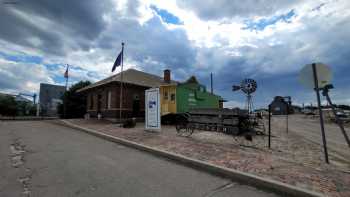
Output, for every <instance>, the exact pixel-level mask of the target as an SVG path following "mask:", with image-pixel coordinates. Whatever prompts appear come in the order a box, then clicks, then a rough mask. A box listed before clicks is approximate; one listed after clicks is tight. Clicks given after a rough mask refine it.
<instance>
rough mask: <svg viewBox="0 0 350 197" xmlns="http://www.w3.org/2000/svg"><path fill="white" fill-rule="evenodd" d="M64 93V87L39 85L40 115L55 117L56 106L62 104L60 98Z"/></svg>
mask: <svg viewBox="0 0 350 197" xmlns="http://www.w3.org/2000/svg"><path fill="white" fill-rule="evenodd" d="M64 92H65V87H64V86H59V85H52V84H45V83H41V84H40V94H39V100H40V115H42V116H57V115H58V114H57V106H58V104H60V103H62V99H61V98H62V96H63V94H64Z"/></svg>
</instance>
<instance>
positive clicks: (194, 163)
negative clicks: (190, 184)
mask: <svg viewBox="0 0 350 197" xmlns="http://www.w3.org/2000/svg"><path fill="white" fill-rule="evenodd" d="M52 123H54V124H59V125H61V126H67V127H70V128H73V129H78V130H80V131H83V132H85V133H88V134H91V135H94V136H96V137H99V138H103V139H106V140H108V141H111V142H116V143H119V144H122V145H125V146H128V147H132V148H135V149H138V150H142V151H146V152H149V153H151V154H153V155H156V156H160V157H165V158H168V159H170V160H173V161H176V162H179V163H182V164H184V165H186V166H189V167H192V168H196V169H199V170H202V171H206V172H209V173H211V174H214V175H218V176H221V177H225V178H228V179H231V180H234V181H236V182H241V183H244V184H247V185H250V186H254V187H256V188H259V189H262V190H265V191H266V190H267V191H271V192H275V193H277V194H280V195H282V196H295V197H297V196H298V197H299V196H306V197H320V196H324V195H323V194H321V193H317V192H314V191H308V190H305V189H302V188H297V187H295V186H292V185H289V184H285V183H282V182H278V181H274V180H271V179H267V178H262V177H258V176H256V175H252V174H248V173H245V172H240V171H238V170H234V169H229V168H225V167H221V166H218V165H214V164H210V163H207V162H204V161H200V160H196V159H192V158H189V157H186V156H183V155H179V154H176V153H171V152H167V151H163V150H160V149H157V148H152V147H150V146H145V145H142V144H139V143H135V142H132V141H129V140H125V139H121V138H118V137H115V136H111V135H108V134H104V133H101V132H97V131H94V130H92V129H87V128H84V127H81V126H78V125H75V124H73V123H70V122H68V121H66V120H59V122H56V121H55V122H52Z"/></svg>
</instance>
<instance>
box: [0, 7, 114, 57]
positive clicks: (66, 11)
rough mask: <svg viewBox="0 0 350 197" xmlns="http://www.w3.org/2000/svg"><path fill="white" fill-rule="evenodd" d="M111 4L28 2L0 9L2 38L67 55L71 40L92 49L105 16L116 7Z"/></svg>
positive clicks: (80, 46)
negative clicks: (91, 46) (66, 46)
mask: <svg viewBox="0 0 350 197" xmlns="http://www.w3.org/2000/svg"><path fill="white" fill-rule="evenodd" d="M111 5H112V4H111V3H110V2H109V1H98V0H88V1H70V0H60V1H47V0H25V1H18V3H17V4H13V5H12V4H11V5H1V7H0V24H1V30H0V39H2V40H5V41H8V42H12V43H16V44H18V45H23V46H28V47H32V48H36V49H39V50H42V51H45V52H48V53H54V54H63V53H64V51H63V47H64V46H65V45H67V43H68V42H67V40H74V45H75V46H68V48H70V47H72V48H73V47H75V48H81V49H85V50H86V49H88V48H89V44H87V43H88V41H91V40H94V39H96V38H97V37H98V35H99V34H100V33H101V32H102V31H103V29H104V28H105V22H104V20H103V14H105V13H106V12H108V11H109V10H110V9H111V8H112V6H111Z"/></svg>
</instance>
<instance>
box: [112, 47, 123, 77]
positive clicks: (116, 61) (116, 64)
mask: <svg viewBox="0 0 350 197" xmlns="http://www.w3.org/2000/svg"><path fill="white" fill-rule="evenodd" d="M122 61H123V49H122V51H120V53H119V55H118V57H117V59H116V60H115V62H114V64H113V67H112V72H113V71H114V70H115V69H116V68H117V67H118V66H120V65H121V64H122Z"/></svg>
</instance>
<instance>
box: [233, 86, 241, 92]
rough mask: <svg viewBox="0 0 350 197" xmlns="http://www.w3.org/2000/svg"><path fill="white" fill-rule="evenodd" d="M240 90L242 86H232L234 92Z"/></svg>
mask: <svg viewBox="0 0 350 197" xmlns="http://www.w3.org/2000/svg"><path fill="white" fill-rule="evenodd" d="M240 89H241V86H236V85H233V86H232V91H238V90H240Z"/></svg>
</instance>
